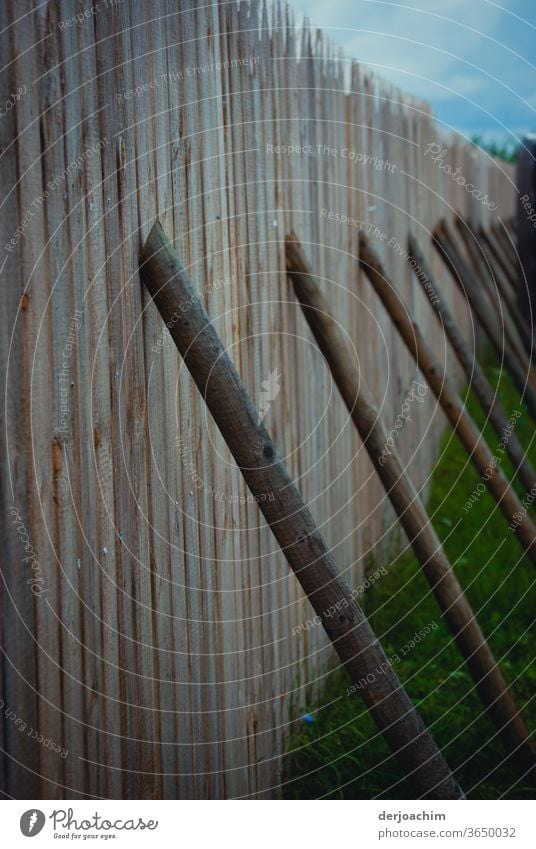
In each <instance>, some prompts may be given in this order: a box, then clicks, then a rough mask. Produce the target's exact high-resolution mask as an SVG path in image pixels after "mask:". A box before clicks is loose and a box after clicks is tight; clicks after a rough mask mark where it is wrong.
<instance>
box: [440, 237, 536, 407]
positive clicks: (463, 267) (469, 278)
mask: <svg viewBox="0 0 536 849" xmlns="http://www.w3.org/2000/svg"><path fill="white" fill-rule="evenodd" d="M433 243H434V246H435V248H436V249H437V251H438V252H439V254H440V256H441V257H442V259H443V261H444V262H445V265H446V266H447V268H448V269H449V271H450V272H451V274H452V276H453V277H454V279H455V281H456V283H457V285H458V286H459V287H460V289H461V290H462V292H463V294H464V296H465V297H466V298H468V300H469V304H470V306H471V309H472V310H473V312H474V313H475V315H476V317H477V318H478V320H479V321H480V323H481V325H482V327H483V328H484V330H485V331H486V333H487V335H488V338H489V339H490V341H491V343H492V345H493V346H494V348H495V351H496V353H497V356H498V357H499V360H500V361H502V362H504V364H505V366H506V368H507V369H508V371H509V372H510V374H511V375H512V378H513V380H514V382H515V384H516V386H517V388H518V390H519V392H520V393H521V396H522V399H523V400H524V401H525V403H526V404H527V407H528V408H529V411H530V414H531V416H532V418H533V419H534V420H535V421H536V392H535V391H534V389H533V388H532V385H531V384H530V383H529V381H530V372H529V371H528V370H527V371H526V372H525V373H524V371H523V369H522V367H521V365H520V364H519V359H518V357H517V356H516V355H515V354H514V353H513V352H512V350H511V348H510V345H509V344H507V342H506V340H504V341H505V344H503V342H502V340H501V337H500V334H499V333H498V332H497V330H496V326H495V318H494V316H493V313H492V312H491V309H490V307H489V306H488V304H487V303H486V302H485V300H484V296H483V295H482V293H481V292H480V290H479V285H478V282H477V281H476V279H475V277H474V275H473V273H472V272H471V270H470V268H469V267H468V265H467V263H466V262H465V261H464V260H463V258H462V255H461V254H460V252H459V250H458V248H457V246H456V244H455V242H454V240H453V239H452V236H451V234H450V230H449V228H448V226H447V224H446V222H444V221H443V222H442V223H441V224H440V225H439V226H438V227H437V228H436V230H435V231H434V237H433Z"/></svg>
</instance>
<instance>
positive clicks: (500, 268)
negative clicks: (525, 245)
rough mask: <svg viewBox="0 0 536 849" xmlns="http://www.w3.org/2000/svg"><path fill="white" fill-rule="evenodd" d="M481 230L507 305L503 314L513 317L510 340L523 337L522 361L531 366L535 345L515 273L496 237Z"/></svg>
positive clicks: (486, 253) (490, 262) (485, 248)
mask: <svg viewBox="0 0 536 849" xmlns="http://www.w3.org/2000/svg"><path fill="white" fill-rule="evenodd" d="M479 232H480V238H479V242H480V245H481V246H482V250H483V251H484V253H485V255H486V259H487V261H488V266H489V267H490V268H493V270H494V278H495V280H496V282H497V286H498V289H499V293H500V295H501V298H502V300H503V303H504V304H505V307H503V314H505V315H506V316H507V317H508V318H511V320H510V322H509V335H510V342H512V339H514V340H515V342H516V343H518V339H519V337H521V339H522V341H523V345H524V346H525V347H524V348H523V347H522V346H521V345H520V344H518V348H520V349H521V351H522V352H523V358H522V359H521V362H522V363H523V364H524V365H525V366H526V367H529V364H530V358H531V356H532V354H533V351H532V347H533V346H532V340H531V335H530V332H529V329H528V327H527V326H526V324H525V321H524V320H523V316H522V315H521V310H520V309H519V305H518V303H517V299H516V295H515V291H514V288H513V287H514V286H515V274H514V273H513V272H511V271H510V270H509V269H508V266H507V265H506V262H505V261H504V258H503V256H502V254H501V251H500V250H499V249H498V245H497V241H496V238H494V236H493V235H490V234H488V233H487V232H486V231H485V230H484V228H483V227H481V228H480V231H479Z"/></svg>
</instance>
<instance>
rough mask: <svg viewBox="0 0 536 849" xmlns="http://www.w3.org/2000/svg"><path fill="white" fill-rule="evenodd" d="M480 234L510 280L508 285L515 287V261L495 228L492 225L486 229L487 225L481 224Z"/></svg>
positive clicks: (506, 278) (507, 279) (506, 277)
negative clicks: (507, 252) (504, 246)
mask: <svg viewBox="0 0 536 849" xmlns="http://www.w3.org/2000/svg"><path fill="white" fill-rule="evenodd" d="M479 236H480V238H481V240H482V239H483V240H484V241H485V242H486V243H487V244H488V246H489V249H490V252H491V256H492V257H493V259H494V261H495V263H496V264H497V265H498V266H499V268H500V269H501V270H502V272H503V274H504V278H505V280H506V281H507V282H508V285H509V286H511V287H515V285H516V273H515V269H514V266H513V263H512V261H511V259H510V257H509V256H508V255H507V254H505V252H504V249H503V245H502V241H501V240H500V239H499V237H498V236H497V233H496V230H495V228H493V227H490V228H489V230H486V228H485V227H483V226H482V225H480V227H479Z"/></svg>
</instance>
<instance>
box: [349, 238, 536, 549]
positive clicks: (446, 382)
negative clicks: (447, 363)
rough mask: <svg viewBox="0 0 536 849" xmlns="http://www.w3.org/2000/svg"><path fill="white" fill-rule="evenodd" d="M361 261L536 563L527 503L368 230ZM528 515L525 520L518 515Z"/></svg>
mask: <svg viewBox="0 0 536 849" xmlns="http://www.w3.org/2000/svg"><path fill="white" fill-rule="evenodd" d="M359 261H360V263H361V267H362V268H363V270H364V271H365V273H366V275H367V277H368V278H369V280H370V281H371V283H372V285H373V286H374V288H375V290H376V293H377V294H378V296H379V298H380V299H381V301H382V303H383V305H384V307H385V309H386V310H387V312H388V313H389V315H390V316H391V319H392V321H393V323H394V325H395V327H396V328H397V330H398V332H399V333H400V335H401V336H402V339H403V340H404V342H405V343H406V346H407V348H408V349H409V351H410V352H411V354H412V355H413V357H414V358H415V361H416V363H417V366H418V368H420V370H421V371H422V373H423V375H424V377H425V378H426V380H427V381H428V383H429V385H430V387H431V389H432V391H433V393H434V395H435V396H436V398H437V399H438V401H439V403H440V404H441V407H442V408H443V411H444V413H445V415H446V416H447V418H448V420H449V422H450V423H451V425H452V427H453V428H454V430H455V433H456V434H457V436H458V438H459V439H460V441H461V443H462V445H463V446H464V448H465V449H466V451H467V453H468V454H469V457H470V458H471V460H472V461H473V463H474V465H475V466H476V468H477V469H478V473H479V474H480V475H481V476H482V479H483V481H484V483H485V484H486V486H487V488H488V489H489V491H490V492H491V494H492V495H493V497H494V498H495V500H496V502H497V504H498V505H499V507H500V509H501V511H502V512H503V514H504V516H505V518H506V520H507V521H508V523H509V525H510V527H511V529H512V530H513V532H514V533H515V534H517V537H518V539H519V541H520V543H521V545H522V546H523V548H524V549H525V551H526V552H527V554H528V556H529V557H530V559H531V560H532V562H533V563H536V528H535V527H534V525H533V523H532V521H531V520H530V518H529V516H528V515H525V514H526V510H524V508H523V505H522V504H521V502H520V500H519V498H518V497H517V495H516V493H515V492H514V490H513V488H512V487H511V485H510V484H509V482H508V481H507V479H506V478H505V476H504V475H503V473H502V471H501V470H500V468H499V465H498V461H497V459H496V458H494V457H493V455H492V453H491V451H490V449H489V448H488V445H487V443H486V441H485V439H484V437H483V436H482V434H481V433H480V431H479V429H478V428H477V426H476V425H475V423H474V421H473V420H472V418H471V417H470V415H469V413H468V412H467V410H466V409H465V406H464V404H463V403H462V400H461V398H460V397H459V395H458V393H457V392H456V388H455V386H454V385H453V383H452V381H451V379H450V378H449V377H448V375H446V374H445V373H444V371H443V368H442V367H441V364H440V363H439V362H438V360H437V359H436V357H435V355H434V353H433V351H432V350H431V348H430V347H429V345H428V343H427V342H426V341H425V339H424V336H423V335H422V333H421V330H420V328H419V326H418V324H417V323H416V322H415V321H414V320H413V319H411V318H409V314H408V311H407V308H406V307H405V306H404V304H403V303H402V301H401V299H400V297H399V295H398V294H397V292H396V290H395V288H394V286H393V285H392V283H391V282H390V281H389V280H388V278H387V275H386V273H385V271H384V269H383V266H382V264H381V262H380V260H379V258H378V255H377V254H376V252H375V251H374V250H373V249H372V247H371V245H370V243H369V241H368V239H367V237H366V236H365V234H364V233H360V234H359ZM519 516H524V518H523V521H521V522H518V521H517V518H518V517H519Z"/></svg>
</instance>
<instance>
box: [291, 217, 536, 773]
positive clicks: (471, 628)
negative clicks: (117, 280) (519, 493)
mask: <svg viewBox="0 0 536 849" xmlns="http://www.w3.org/2000/svg"><path fill="white" fill-rule="evenodd" d="M286 256H287V269H288V272H289V275H290V277H291V279H292V282H293V285H294V291H295V292H296V296H297V298H298V300H299V302H300V304H301V306H302V309H303V312H304V315H305V318H306V319H307V322H308V324H309V326H310V328H311V330H312V332H313V335H314V337H315V339H316V341H317V342H318V345H319V348H320V350H321V351H322V353H323V355H324V357H325V359H326V362H327V364H328V366H329V368H330V370H331V373H332V375H333V379H334V380H335V383H336V384H337V386H338V388H339V391H340V393H341V395H342V397H343V399H344V402H345V404H346V406H347V407H348V411H349V412H350V415H351V416H352V419H353V421H354V424H355V426H356V427H357V429H358V431H359V434H360V436H361V439H362V440H363V443H364V445H365V447H366V449H367V452H368V454H369V457H370V459H371V460H372V463H373V464H374V468H375V469H376V471H377V473H378V476H379V478H380V480H381V481H382V483H383V485H384V487H385V491H386V493H387V495H388V497H389V499H390V501H391V503H392V505H393V507H394V509H395V511H396V513H397V515H398V517H399V519H400V523H401V525H402V527H403V528H404V530H405V532H406V534H407V537H408V539H409V541H410V543H411V546H412V548H413V550H414V552H415V555H416V557H417V559H418V561H419V563H420V565H421V567H422V570H423V572H424V575H425V577H426V579H427V581H428V583H429V584H430V587H431V589H432V592H433V593H434V595H435V597H436V601H437V603H438V605H439V607H440V609H441V612H442V615H443V617H444V619H445V621H446V623H447V626H448V628H449V629H450V631H451V633H452V635H453V636H454V638H455V640H456V642H457V644H458V647H459V649H460V652H461V653H462V655H463V657H464V658H465V661H466V663H467V666H468V669H469V671H470V673H471V675H472V678H473V681H474V683H475V686H476V688H477V690H478V692H479V694H480V698H481V699H482V702H483V704H484V706H485V707H486V709H487V710H488V712H489V715H490V717H491V718H492V720H493V721H494V723H495V725H496V727H497V728H498V729H499V732H500V734H501V736H502V739H503V741H504V743H505V746H506V748H507V750H508V751H509V752H511V753H515V755H516V757H517V758H518V759H519V760H520V761H522V763H523V764H524V765H525V764H526V763H527V762H528V763H530V764H532V765H534V764H535V763H536V751H535V748H534V744H533V742H532V740H531V738H530V735H529V732H528V730H527V728H526V726H525V723H524V722H523V719H522V718H521V716H520V715H519V712H518V710H517V707H516V705H515V702H514V700H513V698H512V696H511V695H510V693H509V691H508V687H507V685H506V682H505V680H504V678H503V676H502V674H501V672H500V670H499V668H498V666H497V663H496V661H495V658H494V657H493V654H492V653H491V650H490V648H489V646H488V644H487V642H486V639H485V637H484V635H483V633H482V631H481V630H480V627H479V625H478V622H477V621H476V619H475V615H474V613H473V611H472V610H471V606H470V604H469V602H468V601H467V599H466V597H465V595H464V592H463V589H462V588H461V586H460V584H459V583H458V580H457V578H456V576H455V574H454V572H453V570H452V567H451V565H450V563H449V561H448V559H447V556H446V554H445V552H444V551H443V549H442V547H441V543H440V541H439V538H438V536H437V534H436V532H435V531H434V528H433V526H432V523H431V522H430V519H429V517H428V515H427V513H426V510H425V509H424V506H423V504H422V502H421V500H420V498H419V496H418V494H417V492H416V490H415V488H414V486H413V484H412V482H411V480H410V478H409V476H408V475H407V474H406V473H405V471H404V468H403V466H402V463H401V461H400V458H399V456H398V454H397V452H396V449H394V448H389V447H388V442H389V435H388V433H387V430H386V429H385V427H384V425H383V422H382V420H381V417H380V415H379V413H378V410H377V409H376V407H375V405H374V402H373V400H372V398H371V396H370V393H369V390H368V388H367V386H366V384H365V381H364V380H363V376H362V375H361V373H360V369H359V365H358V363H357V361H356V358H355V356H354V355H353V354H352V350H351V347H350V345H349V344H348V341H347V339H346V337H345V336H344V334H343V332H342V331H341V329H340V327H339V325H338V324H337V322H336V321H335V319H334V318H333V316H332V315H331V314H330V312H329V308H328V305H327V304H326V301H325V300H324V297H323V295H322V293H321V290H320V284H319V282H318V280H317V279H316V278H315V276H314V274H313V271H312V269H311V266H310V265H309V263H308V261H307V258H306V257H305V254H304V252H303V248H302V246H301V244H300V242H299V240H298V238H297V237H296V236H295V235H294V234H293V233H292V234H290V235H289V236H287V239H286Z"/></svg>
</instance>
